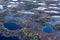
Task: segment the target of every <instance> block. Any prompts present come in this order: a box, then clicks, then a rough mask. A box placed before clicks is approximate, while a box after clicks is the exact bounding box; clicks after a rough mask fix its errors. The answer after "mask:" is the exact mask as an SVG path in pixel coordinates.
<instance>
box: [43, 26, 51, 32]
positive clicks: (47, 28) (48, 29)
mask: <svg viewBox="0 0 60 40" xmlns="http://www.w3.org/2000/svg"><path fill="white" fill-rule="evenodd" d="M42 30H43V32H45V33H52V28H51V27H49V26H44V27H43V28H42Z"/></svg>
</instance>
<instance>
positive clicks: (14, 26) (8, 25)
mask: <svg viewBox="0 0 60 40" xmlns="http://www.w3.org/2000/svg"><path fill="white" fill-rule="evenodd" d="M4 27H5V28H7V29H9V30H17V29H22V28H23V27H22V26H20V25H17V24H16V23H14V22H7V23H4Z"/></svg>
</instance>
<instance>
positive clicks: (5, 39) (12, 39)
mask: <svg viewBox="0 0 60 40" xmlns="http://www.w3.org/2000/svg"><path fill="white" fill-rule="evenodd" d="M0 40H20V39H18V37H4V36H0Z"/></svg>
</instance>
